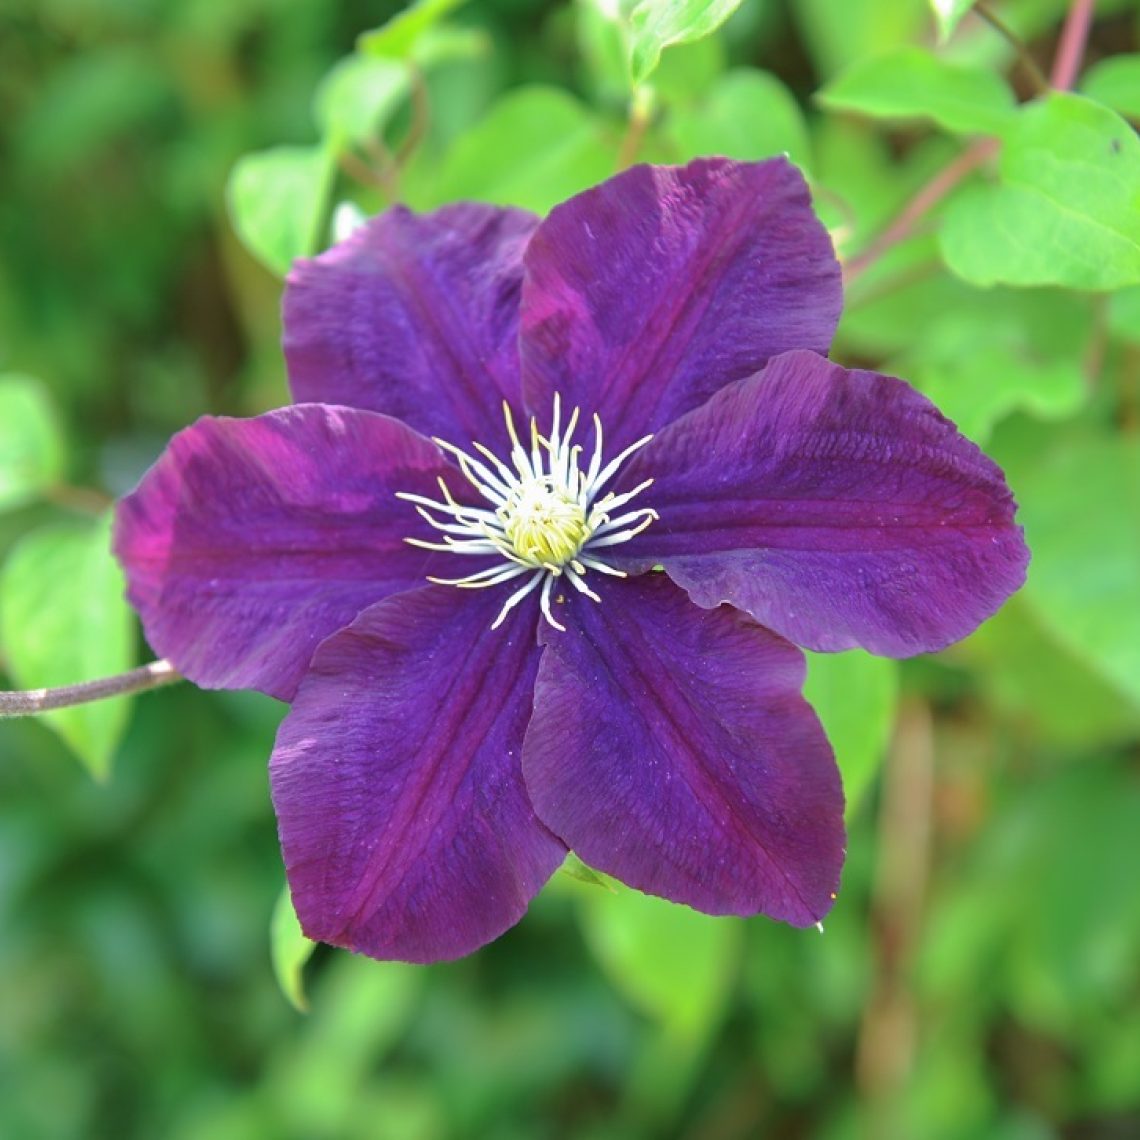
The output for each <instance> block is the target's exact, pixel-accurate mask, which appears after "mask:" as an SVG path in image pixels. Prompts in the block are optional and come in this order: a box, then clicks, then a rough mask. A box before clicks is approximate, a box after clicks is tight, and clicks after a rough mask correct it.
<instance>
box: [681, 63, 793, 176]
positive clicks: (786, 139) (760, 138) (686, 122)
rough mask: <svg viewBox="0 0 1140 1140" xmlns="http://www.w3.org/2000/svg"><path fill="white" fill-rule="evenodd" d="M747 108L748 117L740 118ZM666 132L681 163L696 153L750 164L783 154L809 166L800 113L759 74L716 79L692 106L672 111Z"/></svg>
mask: <svg viewBox="0 0 1140 1140" xmlns="http://www.w3.org/2000/svg"><path fill="white" fill-rule="evenodd" d="M743 107H747V108H748V113H747V114H741V108H743ZM667 130H668V133H669V135H670V137H671V138H672V139H673V141H674V142H675V143H676V146H677V150H678V151H679V155H678V157H679V158H680V160H681V161H687V160H688V159H690V158H695V157H696V156H697V155H701V154H722V155H725V156H727V157H728V158H736V159H741V160H743V161H754V160H756V159H760V158H770V157H771V156H772V155H776V154H784V153H787V154H788V156H789V157H790V158H791V159H792V161H793V162H795V163H797V164H799V165H800V166H804V167H807V166H809V165H810V162H809V155H810V144H809V142H808V134H807V127H806V125H805V123H804V117H803V113H802V112H801V111H800V106H799V104H798V103H797V102H796V100H795V97H794V96H793V95H792V93H791V92H790V91H789V90H788V89H787V88H786V87H785V86H784V85H783V84H782V83H781V82H780V81H779V80H778V79H777V78H776V77H775V76H773V75H769V74H768V73H767V72H765V71H755V70H753V69H751V68H741V69H740V70H738V71H730V72H728V73H727V74H726V75H724V76H722V77H721V78H720V79H719V80H717V82H716V84H715V85H714V86H712V87H711V88H710V89H709V91H708V93H707V95H706V96H705V97H704V99H703V100H701V101H700V102H699V103H698V104H697V105H696V106H694V107H685V108H681V109H678V110H676V111H674V112H672V113H671V114H670V116H669V119H668V126H667Z"/></svg>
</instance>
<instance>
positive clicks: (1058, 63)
mask: <svg viewBox="0 0 1140 1140" xmlns="http://www.w3.org/2000/svg"><path fill="white" fill-rule="evenodd" d="M1095 9H1096V0H1073V2H1072V4H1071V5H1070V6H1069V12H1068V15H1067V16H1066V17H1065V25H1064V27H1063V28H1062V30H1061V39H1060V42H1059V43H1058V45H1057V54H1056V56H1055V57H1054V59H1053V70H1052V74H1051V76H1050V84H1051V86H1052V89H1053V90H1055V91H1067V90H1069V88H1070V87H1072V85H1073V84H1074V83H1075V82H1076V79H1077V76H1078V75H1079V74H1080V71H1081V64H1082V62H1083V61H1084V56H1085V45H1086V44H1087V43H1088V36H1089V29H1090V28H1091V27H1092V18H1093V13H1094V11H1095ZM999 145H1000V144H999V142H998V140H997V139H992V138H987V139H979V140H978V141H977V142H974V143H972V144H971V145H970V146H969V147H968V148H967V149H966V150H964V151H963V152H962V153H961V154H959V155H958V156H957V157H956V158H955V159H953V160H952V161H951V162H950V163H949V164H948V165H947V166H945V167H943V168H942V169H941V170H940V171H939V172H938V173H937V174H936V175H935V176H934V177H933V178H932V179H931V180H930V181H929V182H927V183H926V185H925V186H923V187H922V189H921V190H919V191H918V193H917V194H915V196H914V197H913V198H912V199H911V200H910V201H909V202H908V203H907V204H906V205H905V206H904V207H903V208H902V210H901V212H900V213H899V214H898V216H897V217H896V218H895V219H894V221H892V222H891V223H890V224H889V225H888V226H887V228H886V229H885V230H883V231H882V232H881V233H880V234H879V235H878V236H877V237H875V238H873V239H872V240H871V242H870V243H869V244H868V245H867V246H866V247H865V248H864V249H862V250H861V251H860V252H859V253H857V254H856V255H855V256H854V257H852V258H849V259H848V260H847V261H846V262H845V263H844V266H843V280H844V283H845V284H847V285H850V284H851V282H852V281H854V280H855V279H856V278H858V277H859V276H861V275H862V274H863V273H865V272H866V271H867V270H868V269H869V268H870V267H871V266H872V265H874V264H875V262H876V261H878V260H879V258H881V257H882V256H883V254H885V253H887V252H888V251H889V250H890V249H892V248H894V246H896V245H898V244H899V242H901V241H904V240H905V239H906V238H908V237H910V235H911V234H912V233H913V232H914V230H915V228H916V227H917V225H918V224H919V222H921V221H922V219H923V218H924V217H925V216H926V215H927V214H928V213H929V212H930V211H931V210H932V209H933V208H934V207H935V206H937V205H938V203H939V202H941V201H942V199H943V198H945V197H946V195H947V194H949V193H950V191H951V190H953V189H954V187H955V186H957V185H958V183H959V182H961V181H962V179H963V178H965V177H966V176H967V175H968V174H970V173H971V172H972V171H974V170H976V169H977V168H978V167H979V166H981V165H982V164H983V163H984V162H986V161H987V160H988V159H990V158H992V157H993V156H994V155H995V154H996V153H997V151H998V147H999Z"/></svg>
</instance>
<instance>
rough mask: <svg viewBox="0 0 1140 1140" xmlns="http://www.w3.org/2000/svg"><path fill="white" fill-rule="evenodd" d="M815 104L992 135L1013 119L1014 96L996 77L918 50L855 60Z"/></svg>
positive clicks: (958, 131) (901, 49)
mask: <svg viewBox="0 0 1140 1140" xmlns="http://www.w3.org/2000/svg"><path fill="white" fill-rule="evenodd" d="M817 98H818V100H819V102H820V103H822V104H823V106H825V107H827V108H830V109H832V110H840V111H856V112H858V113H859V114H863V115H869V116H870V117H872V118H875V119H929V120H931V121H932V122H934V123H936V124H937V125H938V126H940V127H942V128H943V129H944V130H947V131H950V132H951V133H953V134H966V135H975V134H976V135H996V134H999V133H1001V132H1002V131H1003V130H1004V129H1006V128H1007V127H1008V126H1009V124H1010V123H1011V122H1012V120H1013V118H1014V114H1015V111H1014V108H1015V101H1014V96H1013V92H1012V91H1011V90H1010V88H1009V85H1008V84H1007V83H1006V82H1005V81H1004V80H1003V79H1002V78H1001V77H1000V76H999V75H995V74H994V73H993V72H992V71H987V70H985V69H984V68H980V67H967V66H963V65H961V64H955V63H948V62H947V61H946V60H944V59H939V58H938V57H937V56H935V55H931V54H930V52H926V51H923V50H922V49H920V48H916V47H902V48H898V49H896V50H895V51H892V52H890V53H888V54H886V55H880V56H877V57H875V58H873V59H865V60H859V61H858V62H857V63H855V64H854V65H853V66H852V67H850V68H849V69H848V70H846V71H844V72H843V73H842V74H841V75H839V76H838V77H837V78H836V79H833V80H832V81H831V83H829V84H828V85H827V86H826V87H825V88H824V89H823V90H822V91H821V92H820V93H819V95H818V96H817Z"/></svg>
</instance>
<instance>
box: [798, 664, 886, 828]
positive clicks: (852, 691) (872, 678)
mask: <svg viewBox="0 0 1140 1140" xmlns="http://www.w3.org/2000/svg"><path fill="white" fill-rule="evenodd" d="M807 659H808V675H807V682H806V683H805V685H804V696H805V697H806V698H807V699H808V701H810V702H811V705H812V707H813V708H814V709H815V711H816V712H817V713H818V714H819V719H820V720H821V721H822V722H823V727H824V730H825V731H826V733H827V738H828V740H830V741H831V747H832V748H833V749H835V759H836V760H837V761H838V763H839V770H840V771H841V772H842V773H843V791H844V794H845V795H846V796H847V815H848V817H849V818H850V817H851V816H852V815H854V814H855V812H856V811H857V810H858V808H859V805H860V803H861V802H862V800H863V796H864V794H865V793H866V791H867V788H868V787H869V785H870V783H871V780H872V779H873V778H874V776H875V773H876V772H877V771H878V768H879V765H880V763H881V762H882V759H883V757H884V756H885V755H886V750H887V744H888V743H889V742H890V737H891V730H892V728H893V727H894V722H895V709H896V706H897V704H898V666H897V665H896V664H895V663H894V662H893V661H888V660H885V659H884V658H882V657H872V656H871V655H870V654H867V653H864V652H862V650H858V649H855V650H851V651H850V652H848V653H809V654H807Z"/></svg>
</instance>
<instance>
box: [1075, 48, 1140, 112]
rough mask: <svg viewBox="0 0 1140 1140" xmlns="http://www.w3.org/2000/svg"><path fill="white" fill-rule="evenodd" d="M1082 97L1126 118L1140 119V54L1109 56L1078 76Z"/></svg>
mask: <svg viewBox="0 0 1140 1140" xmlns="http://www.w3.org/2000/svg"><path fill="white" fill-rule="evenodd" d="M1080 89H1081V93H1082V94H1083V95H1087V96H1088V97H1089V98H1090V99H1096V100H1097V101H1098V102H1100V103H1103V104H1104V105H1105V106H1106V107H1111V108H1112V109H1113V110H1114V111H1116V112H1118V113H1119V114H1121V115H1124V116H1126V117H1127V118H1129V119H1140V53H1138V54H1136V55H1110V56H1109V57H1108V58H1107V59H1102V60H1101V61H1100V62H1099V63H1095V64H1093V66H1092V67H1090V68H1089V69H1088V71H1086V72H1085V73H1084V75H1082V76H1081V82H1080Z"/></svg>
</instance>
